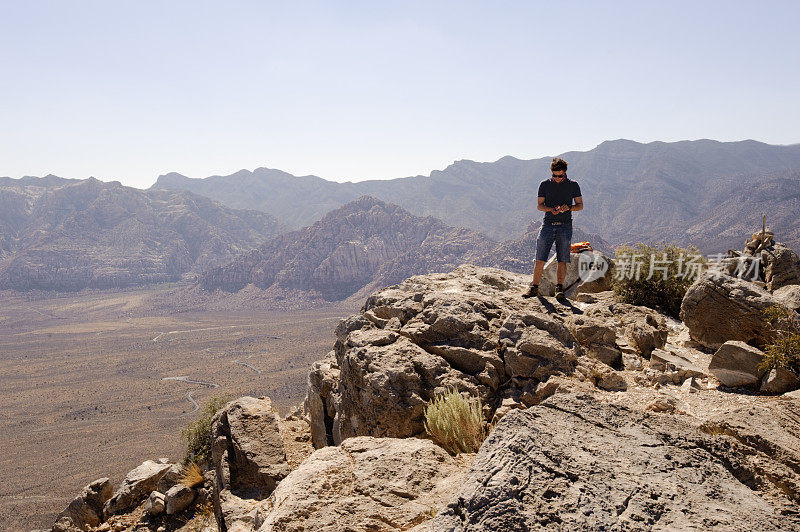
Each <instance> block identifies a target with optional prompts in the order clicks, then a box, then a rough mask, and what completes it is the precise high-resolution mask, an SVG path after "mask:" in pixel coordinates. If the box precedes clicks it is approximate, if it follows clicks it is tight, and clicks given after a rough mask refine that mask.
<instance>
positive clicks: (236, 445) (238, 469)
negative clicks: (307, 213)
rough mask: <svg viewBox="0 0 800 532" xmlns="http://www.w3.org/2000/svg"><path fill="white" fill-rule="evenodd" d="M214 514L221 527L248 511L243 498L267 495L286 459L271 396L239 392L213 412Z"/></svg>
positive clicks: (283, 471) (285, 471)
mask: <svg viewBox="0 0 800 532" xmlns="http://www.w3.org/2000/svg"><path fill="white" fill-rule="evenodd" d="M211 438H212V444H211V459H212V462H213V464H214V471H215V475H214V514H215V516H216V518H217V525H218V526H219V529H220V530H222V531H223V532H224V531H225V530H233V529H235V527H236V526H238V525H235V523H236V522H237V521H238V520H239V518H241V517H242V516H243V515H244V514H246V513H247V512H246V511H244V512H243V508H245V507H247V505H248V503H247V500H248V499H249V500H257V499H261V498H264V497H266V496H267V495H269V494H270V493H272V490H274V489H275V486H276V485H277V484H278V482H280V481H281V480H282V479H283V478H284V477H285V476H286V475H288V474H289V464H288V462H287V461H286V451H285V449H284V446H283V440H282V439H281V436H280V433H279V432H278V415H277V414H276V413H275V411H274V410H273V409H272V403H271V402H270V400H269V398H267V397H262V398H258V399H256V398H255V397H240V398H239V399H236V400H234V401H231V402H230V403H228V404H227V405H225V407H224V408H223V409H222V410H220V411H219V412H217V414H216V415H215V416H214V419H213V420H212V425H211Z"/></svg>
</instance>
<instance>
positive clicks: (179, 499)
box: [164, 484, 195, 515]
mask: <svg viewBox="0 0 800 532" xmlns="http://www.w3.org/2000/svg"><path fill="white" fill-rule="evenodd" d="M194 496H195V492H194V490H193V489H192V488H190V487H188V486H184V485H182V484H176V485H175V486H172V487H171V488H170V489H169V490H168V491H167V493H165V494H164V507H165V510H166V512H167V515H174V514H178V513H181V512H182V511H184V510H185V509H186V508H188V507H189V505H190V504H192V501H193V500H194Z"/></svg>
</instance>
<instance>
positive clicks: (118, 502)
mask: <svg viewBox="0 0 800 532" xmlns="http://www.w3.org/2000/svg"><path fill="white" fill-rule="evenodd" d="M172 465H173V464H170V463H169V462H167V460H166V459H160V460H159V461H158V462H154V461H153V460H146V461H144V462H142V464H141V465H139V466H138V467H137V468H135V469H133V470H131V471H129V472H128V474H127V475H125V478H124V479H123V480H122V484H120V486H119V487H118V488H117V490H116V491H115V492H114V495H113V496H112V497H111V498H110V499H109V500H108V501H106V503H105V505H104V506H103V516H104V519H108V518H109V517H110V516H112V515H115V514H119V513H123V512H126V511H128V510H130V509H131V508H133V507H134V506H136V505H138V504H139V503H140V502H142V501H143V500H144V499H145V497H147V496H148V495H149V494H150V492H151V491H153V490H155V489H156V487H157V486H158V481H159V480H161V477H163V476H164V475H165V474H166V473H167V471H169V470H170V468H171V467H172Z"/></svg>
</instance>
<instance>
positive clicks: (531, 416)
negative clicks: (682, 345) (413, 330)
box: [428, 394, 800, 531]
mask: <svg viewBox="0 0 800 532" xmlns="http://www.w3.org/2000/svg"><path fill="white" fill-rule="evenodd" d="M609 449H613V450H614V452H608V450H609ZM739 459H740V455H738V454H734V453H732V452H731V443H730V441H729V440H728V439H725V438H721V437H713V436H710V435H708V434H705V433H703V432H701V431H700V430H698V429H696V428H694V427H692V426H690V425H688V424H687V423H685V422H684V421H681V420H680V419H678V418H675V417H672V416H665V415H663V414H648V413H643V412H637V411H632V410H628V409H626V408H624V407H622V406H618V405H612V404H608V403H603V402H600V401H597V400H595V399H593V398H592V397H591V396H589V395H562V394H559V395H554V396H553V397H551V398H550V399H548V400H546V401H545V402H543V403H542V404H540V405H538V406H534V407H531V408H529V409H527V410H514V411H512V412H510V413H509V414H507V415H506V416H505V417H504V418H503V419H502V420H501V421H500V423H499V424H498V425H497V427H496V428H495V429H494V431H493V432H492V433H491V434H490V435H489V437H488V438H487V440H486V442H484V444H483V446H482V447H481V449H480V451H479V452H478V454H477V456H476V458H475V461H474V462H473V464H472V466H471V468H470V472H469V473H468V474H467V477H466V478H465V480H464V481H463V483H462V487H461V488H460V489H459V491H458V493H457V494H456V495H455V496H454V497H453V498H452V499H451V501H450V502H449V503H448V505H447V508H446V509H444V510H443V511H441V512H440V513H439V514H438V515H437V516H436V517H435V518H434V520H433V521H432V522H431V523H430V524H429V526H428V529H429V530H452V531H479V530H507V531H518V530H519V531H521V530H709V529H714V530H794V529H796V528H797V526H798V525H800V519H799V518H798V516H797V513H796V512H794V513H793V514H790V515H782V514H781V510H782V509H784V507H782V506H781V505H780V504H778V503H773V502H772V501H771V499H768V498H765V497H763V496H761V495H760V494H759V493H758V492H756V491H753V489H751V488H750V487H748V486H747V485H745V484H743V483H742V480H746V479H747V477H748V473H749V472H748V471H741V473H740V470H739V468H740V467H741V466H743V465H745V464H744V463H743V462H740V461H739ZM738 474H741V475H742V480H739V479H738V478H737V476H736V475H738Z"/></svg>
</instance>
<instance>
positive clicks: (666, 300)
mask: <svg viewBox="0 0 800 532" xmlns="http://www.w3.org/2000/svg"><path fill="white" fill-rule="evenodd" d="M705 263H706V260H705V258H704V257H703V256H702V255H701V254H700V252H699V251H698V250H697V248H695V247H693V246H690V247H688V248H682V247H679V246H676V245H674V244H653V245H650V244H641V243H640V244H637V245H636V247H632V246H622V247H620V248H618V249H617V250H616V252H615V254H614V264H615V272H614V280H613V286H614V296H615V298H616V299H617V301H620V302H622V303H630V304H632V305H642V306H645V307H649V308H652V309H658V310H661V311H663V312H666V313H667V314H669V315H670V316H673V317H675V318H677V317H678V314H679V313H680V311H681V301H683V296H684V295H686V290H688V289H689V286H691V284H692V283H693V282H694V281H695V280H696V279H697V276H698V275H699V273H700V272H701V269H702V265H703V264H705Z"/></svg>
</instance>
